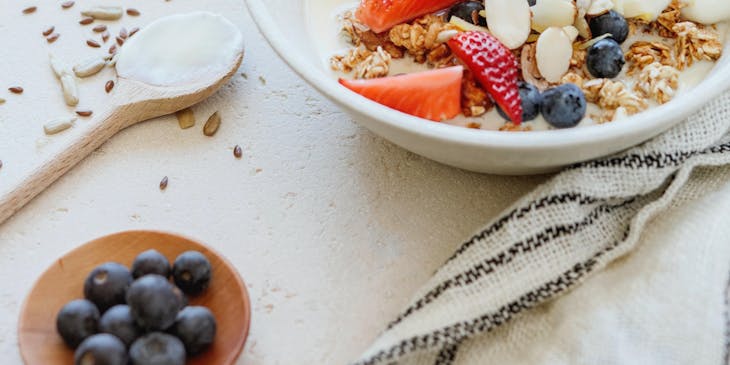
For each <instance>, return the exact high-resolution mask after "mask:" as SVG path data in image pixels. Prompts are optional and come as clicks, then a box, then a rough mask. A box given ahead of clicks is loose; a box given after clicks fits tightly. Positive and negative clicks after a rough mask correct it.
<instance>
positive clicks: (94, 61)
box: [73, 57, 106, 78]
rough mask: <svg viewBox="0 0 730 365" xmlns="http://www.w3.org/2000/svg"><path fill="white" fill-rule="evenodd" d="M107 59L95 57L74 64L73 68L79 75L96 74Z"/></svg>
mask: <svg viewBox="0 0 730 365" xmlns="http://www.w3.org/2000/svg"><path fill="white" fill-rule="evenodd" d="M105 65H106V61H105V60H104V59H103V58H100V57H93V58H90V59H88V60H86V61H83V62H81V63H79V64H78V65H76V66H74V68H73V70H74V73H75V74H76V76H78V77H82V78H83V77H89V76H92V75H96V74H97V73H99V71H101V69H103V68H104V66H105Z"/></svg>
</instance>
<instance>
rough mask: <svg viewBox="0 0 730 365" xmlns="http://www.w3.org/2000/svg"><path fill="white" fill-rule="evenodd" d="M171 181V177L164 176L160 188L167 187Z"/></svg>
mask: <svg viewBox="0 0 730 365" xmlns="http://www.w3.org/2000/svg"><path fill="white" fill-rule="evenodd" d="M168 182H170V179H168V178H167V176H165V177H163V178H162V181H160V190H165V189H167V183H168Z"/></svg>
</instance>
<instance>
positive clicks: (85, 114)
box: [76, 110, 94, 117]
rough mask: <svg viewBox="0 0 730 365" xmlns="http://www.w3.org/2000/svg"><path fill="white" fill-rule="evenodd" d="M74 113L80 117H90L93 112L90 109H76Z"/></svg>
mask: <svg viewBox="0 0 730 365" xmlns="http://www.w3.org/2000/svg"><path fill="white" fill-rule="evenodd" d="M76 114H78V115H79V116H80V117H90V116H91V115H92V114H94V112H93V111H91V110H77V111H76Z"/></svg>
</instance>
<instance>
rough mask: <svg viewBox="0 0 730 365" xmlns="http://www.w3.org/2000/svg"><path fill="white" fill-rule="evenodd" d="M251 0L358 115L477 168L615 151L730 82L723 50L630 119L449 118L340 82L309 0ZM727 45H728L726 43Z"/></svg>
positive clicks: (334, 96) (268, 33)
mask: <svg viewBox="0 0 730 365" xmlns="http://www.w3.org/2000/svg"><path fill="white" fill-rule="evenodd" d="M308 1H315V2H321V3H322V4H323V5H322V7H323V8H326V7H327V6H328V4H331V3H332V1H331V0H329V1H328V0H308ZM246 3H247V5H248V8H249V11H250V13H251V16H252V17H253V19H254V20H255V21H256V24H257V25H258V27H259V29H260V30H261V32H262V33H263V35H264V36H265V37H266V39H267V40H268V42H269V43H270V44H271V46H272V47H273V48H274V49H275V50H276V52H277V53H278V54H279V55H280V56H281V57H282V58H283V59H284V61H285V62H286V63H288V64H289V66H290V67H291V68H292V69H294V71H295V72H297V73H298V74H299V75H300V76H301V77H302V78H304V79H305V80H306V81H307V82H309V83H310V84H311V85H312V86H314V87H315V88H316V89H317V90H319V91H320V92H321V93H322V94H324V95H325V96H327V97H328V98H330V99H331V100H333V101H334V102H336V103H337V104H338V105H340V106H341V107H342V108H343V109H345V110H347V111H348V112H349V113H350V114H351V115H352V117H353V118H354V119H355V120H356V121H358V122H359V123H361V124H362V125H364V126H365V127H367V128H368V129H370V130H371V131H373V132H375V133H376V134H378V135H380V136H382V137H383V138H385V139H387V140H389V141H391V142H393V143H395V144H397V145H399V146H401V147H403V148H405V149H408V150H410V151H413V152H415V153H417V154H419V155H422V156H425V157H428V158H430V159H433V160H435V161H439V162H441V163H444V164H447V165H451V166H455V167H460V168H463V169H467V170H472V171H478V172H487V173H495V174H511V175H517V174H536V173H542V172H547V171H553V170H556V169H558V168H560V167H562V166H566V165H570V164H573V163H576V162H581V161H585V160H590V159H594V158H597V157H601V156H605V155H608V154H611V153H615V152H618V151H621V150H624V149H626V148H629V147H631V146H634V145H637V144H639V143H641V142H643V141H646V140H648V139H650V138H652V137H654V136H656V135H658V134H660V133H661V132H663V131H666V130H667V129H669V128H670V127H672V126H673V125H675V124H676V123H678V122H681V121H682V120H684V119H686V118H687V117H688V116H690V115H692V114H693V113H695V112H697V110H698V109H700V108H701V107H702V106H703V105H704V104H705V103H707V102H708V101H710V100H711V99H713V98H715V97H717V96H718V95H720V94H721V93H722V92H723V91H724V90H725V89H727V88H728V86H730V57H728V55H725V56H723V58H722V59H721V60H720V61H718V63H717V65H716V66H715V68H714V69H713V71H712V72H711V74H710V75H709V76H708V77H707V78H706V79H705V80H704V81H703V82H702V83H701V84H700V85H698V86H697V87H696V88H695V89H693V90H692V91H691V92H688V93H685V94H684V95H682V96H681V97H678V98H677V99H675V100H673V101H672V102H670V103H667V104H665V105H663V106H661V107H657V108H653V109H650V110H648V111H645V112H643V113H640V114H637V115H635V116H632V117H630V118H627V119H625V120H621V121H616V122H613V123H608V124H603V125H597V126H590V127H583V128H574V129H566V130H554V131H539V132H538V131H535V132H527V133H509V132H498V131H485V130H474V129H468V128H462V127H456V126H450V125H446V124H441V123H433V122H428V121H425V120H423V119H419V118H416V117H412V116H409V115H407V114H404V113H401V112H398V111H395V110H393V109H390V108H387V107H385V106H382V105H380V104H378V103H375V102H372V101H370V100H367V99H365V98H363V97H361V96H359V95H358V94H355V93H353V92H351V91H349V90H347V89H345V88H344V87H342V86H340V85H339V84H338V83H337V80H335V79H334V78H333V77H332V75H331V74H330V73H328V71H327V70H326V69H325V66H324V63H323V62H322V59H321V55H319V54H318V53H317V51H316V49H317V48H316V45H315V44H314V43H313V40H312V39H311V38H310V37H316V36H317V35H316V34H310V31H309V28H308V26H307V20H306V19H305V14H307V13H306V11H305V10H306V9H305V7H306V6H307V2H306V1H305V0H246ZM329 6H330V7H331V5H329ZM333 10H334V9H331V8H330V9H323V10H322V11H327V12H332V11H333ZM322 36H323V37H325V36H327V35H322ZM725 48H726V49H728V47H727V45H726V47H725Z"/></svg>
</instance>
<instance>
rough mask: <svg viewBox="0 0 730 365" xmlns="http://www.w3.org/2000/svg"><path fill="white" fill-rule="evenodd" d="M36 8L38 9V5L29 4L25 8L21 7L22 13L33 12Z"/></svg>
mask: <svg viewBox="0 0 730 365" xmlns="http://www.w3.org/2000/svg"><path fill="white" fill-rule="evenodd" d="M36 10H38V7H36V6H30V7H27V8H25V9H23V14H31V13H35V11H36Z"/></svg>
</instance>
